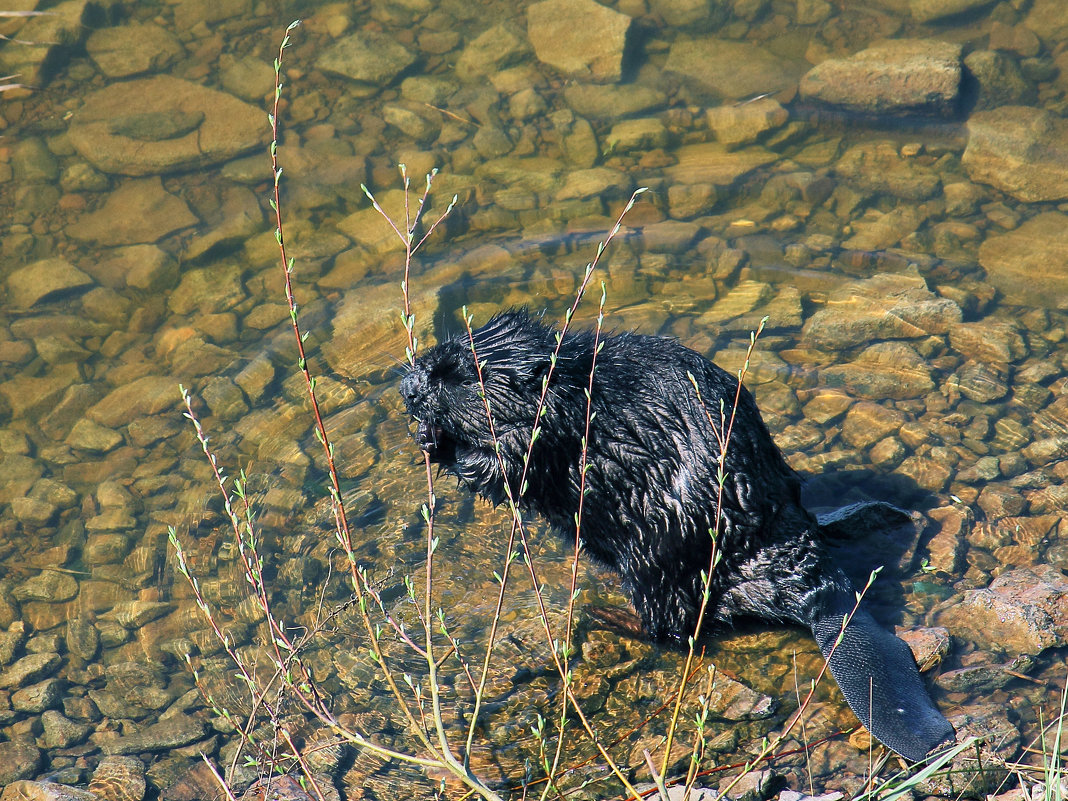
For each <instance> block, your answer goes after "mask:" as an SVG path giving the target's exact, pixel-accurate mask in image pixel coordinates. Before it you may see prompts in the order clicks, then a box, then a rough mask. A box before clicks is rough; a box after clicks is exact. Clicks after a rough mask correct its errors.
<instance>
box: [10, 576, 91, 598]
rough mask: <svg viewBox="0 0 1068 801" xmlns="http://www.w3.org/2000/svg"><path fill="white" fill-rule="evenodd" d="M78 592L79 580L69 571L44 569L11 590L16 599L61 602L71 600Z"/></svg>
mask: <svg viewBox="0 0 1068 801" xmlns="http://www.w3.org/2000/svg"><path fill="white" fill-rule="evenodd" d="M77 594H78V582H77V580H76V579H75V578H74V577H73V576H71V575H70V574H68V573H60V572H59V571H56V570H42V571H41V572H40V573H38V574H37V575H36V576H31V577H30V578H28V579H26V580H25V581H23V582H22V583H20V584H16V585H15V586H14V588H12V590H11V595H12V597H13V598H15V600H16V601H45V602H47V603H59V602H60V601H69V600H70V599H71V598H73V597H74V596H75V595H77Z"/></svg>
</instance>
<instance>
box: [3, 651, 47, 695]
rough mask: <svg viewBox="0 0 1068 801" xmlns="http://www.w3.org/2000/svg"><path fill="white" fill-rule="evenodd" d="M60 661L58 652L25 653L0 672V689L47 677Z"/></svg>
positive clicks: (19, 685)
mask: <svg viewBox="0 0 1068 801" xmlns="http://www.w3.org/2000/svg"><path fill="white" fill-rule="evenodd" d="M61 662H62V659H60V656H59V654H55V653H41V654H27V655H26V656H24V657H22V659H19V660H18V661H17V662H15V663H14V664H12V665H8V666H7V667H6V668H4V670H3V671H2V672H0V690H3V689H7V688H9V687H24V686H26V685H28V684H32V683H33V682H36V681H39V680H41V679H44V678H47V677H48V676H50V675H52V673H53V672H54V671H55V669H56V668H58V667H59V665H60V663H61Z"/></svg>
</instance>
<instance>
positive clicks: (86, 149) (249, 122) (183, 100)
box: [68, 75, 270, 214]
mask: <svg viewBox="0 0 1068 801" xmlns="http://www.w3.org/2000/svg"><path fill="white" fill-rule="evenodd" d="M68 137H69V140H70V143H71V144H72V145H73V146H74V148H75V149H76V150H77V151H78V152H79V153H80V154H81V155H82V157H83V158H84V159H85V160H86V161H88V162H89V163H91V164H92V165H93V166H95V167H96V168H97V169H99V170H102V171H104V172H108V173H119V174H122V175H154V174H162V173H169V172H173V171H175V170H183V169H189V170H191V169H199V168H202V167H206V166H209V165H213V164H219V163H221V162H224V161H228V160H229V159H232V158H233V157H235V156H238V155H241V154H242V153H245V152H246V151H249V150H252V149H254V148H257V147H262V146H263V145H265V144H266V143H267V141H268V139H269V137H270V133H269V131H268V128H267V124H266V120H265V119H264V113H263V111H262V110H261V109H259V108H257V107H255V106H253V105H250V104H249V103H246V102H244V101H243V100H239V99H238V98H236V97H234V96H233V95H228V94H226V93H225V92H220V91H219V90H217V89H209V88H207V87H205V86H200V85H199V84H196V83H192V82H190V81H185V80H182V79H180V78H173V77H171V76H169V75H157V76H154V77H151V78H141V79H136V80H132V81H125V82H119V83H113V84H111V85H109V86H107V87H105V88H104V89H101V90H100V91H98V92H95V93H94V94H92V95H90V96H89V97H87V98H86V99H85V104H84V105H83V106H82V107H81V108H80V109H79V110H78V111H77V112H75V114H74V118H73V119H72V121H71V125H70V129H69V134H68ZM131 214H132V212H131Z"/></svg>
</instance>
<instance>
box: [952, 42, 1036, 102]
mask: <svg viewBox="0 0 1068 801" xmlns="http://www.w3.org/2000/svg"><path fill="white" fill-rule="evenodd" d="M964 66H966V67H967V68H968V71H969V72H971V74H972V75H973V76H974V77H975V80H976V82H978V84H979V99H978V101H977V109H991V108H998V107H999V106H1014V105H1018V106H1026V105H1028V104H1030V103H1033V102H1034V101H1035V99H1036V95H1035V89H1034V87H1033V86H1032V85H1031V84H1030V83H1028V81H1027V79H1026V78H1024V76H1023V73H1022V72H1021V71H1020V68H1019V66H1017V63H1016V60H1015V59H1014V58H1012V57H1011V56H1009V55H1007V54H1006V53H1002V52H999V51H997V50H975V51H973V52H971V53H969V54H968V55H967V56H966V57H965V58H964Z"/></svg>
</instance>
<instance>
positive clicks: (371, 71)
mask: <svg viewBox="0 0 1068 801" xmlns="http://www.w3.org/2000/svg"><path fill="white" fill-rule="evenodd" d="M414 63H415V56H414V55H413V54H412V53H411V52H409V51H408V49H407V48H406V47H404V45H402V44H400V43H399V42H397V41H396V40H395V39H394V38H393V37H392V36H387V35H386V34H384V33H375V32H373V31H357V32H356V33H353V34H350V35H349V36H346V37H345V38H344V39H341V40H340V41H338V42H336V43H334V44H333V45H331V46H330V47H328V48H326V50H324V51H323V53H322V55H320V56H319V58H318V59H317V60H316V62H315V65H316V66H317V67H319V69H321V70H324V71H326V72H332V73H334V74H335V75H341V76H343V77H345V78H350V79H351V80H353V81H355V82H356V83H358V84H362V85H363V86H364V87H365V88H366V90H367V91H369V92H370V91H377V90H378V89H381V88H382V87H384V86H387V85H388V84H390V83H392V82H393V80H394V79H395V78H396V77H397V76H398V75H400V74H401V73H402V72H403V71H404V70H406V69H408V67H410V66H411V65H412V64H414Z"/></svg>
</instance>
